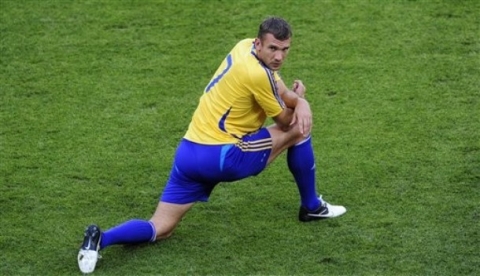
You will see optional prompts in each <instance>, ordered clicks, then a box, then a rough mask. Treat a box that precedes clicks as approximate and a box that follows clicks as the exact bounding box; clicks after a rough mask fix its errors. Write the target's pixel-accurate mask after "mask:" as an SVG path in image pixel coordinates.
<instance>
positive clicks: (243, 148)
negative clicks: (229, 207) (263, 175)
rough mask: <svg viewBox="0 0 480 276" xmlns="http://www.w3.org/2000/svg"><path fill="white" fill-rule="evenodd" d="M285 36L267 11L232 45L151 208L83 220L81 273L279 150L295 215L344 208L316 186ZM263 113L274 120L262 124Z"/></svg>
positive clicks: (169, 227) (173, 222)
mask: <svg viewBox="0 0 480 276" xmlns="http://www.w3.org/2000/svg"><path fill="white" fill-rule="evenodd" d="M291 38H292V31H291V27H290V25H289V24H288V23H287V22H286V21H285V20H284V19H282V18H278V17H270V18H267V19H266V20H264V21H263V22H262V23H261V24H260V27H259V30H258V35H257V37H256V38H254V39H253V38H251V39H244V40H242V41H240V42H238V44H237V45H235V47H234V48H233V49H232V50H231V51H230V53H228V55H227V56H226V58H225V59H224V60H223V62H222V63H221V65H220V67H219V68H218V70H217V71H216V72H215V74H214V76H213V77H212V79H211V81H210V83H208V85H207V86H206V88H205V90H204V91H203V94H202V96H201V97H200V101H199V104H198V107H197V109H196V111H195V113H194V114H193V117H192V120H191V122H190V125H189V127H188V130H187V132H186V134H185V136H184V137H183V139H182V140H181V141H180V143H179V145H178V148H177V151H176V154H175V159H174V163H173V167H172V170H171V173H170V177H169V179H168V181H167V184H166V186H165V188H164V190H163V192H162V195H161V197H160V200H159V204H158V206H157V209H156V211H155V213H154V214H153V216H152V217H151V218H150V220H140V219H134V220H129V221H126V222H124V223H122V224H120V225H118V226H116V227H113V228H111V229H108V230H106V231H104V232H102V231H101V230H100V228H99V227H98V226H97V225H90V226H88V227H87V229H86V230H85V234H84V241H83V244H82V246H81V248H80V252H79V254H78V265H79V268H80V270H81V271H82V272H83V273H90V272H93V270H94V269H95V265H96V262H97V259H98V251H99V250H101V249H104V248H105V247H107V246H110V245H114V244H132V243H144V242H153V241H155V240H160V239H165V238H168V237H169V236H170V235H171V234H172V232H173V231H174V229H175V227H176V226H177V224H178V223H179V222H180V220H181V218H182V217H183V216H184V215H185V213H186V212H187V211H188V210H189V209H190V208H191V207H192V206H193V204H195V202H197V201H207V200H208V198H209V196H210V193H211V192H212V190H213V189H214V188H215V186H216V185H217V184H219V183H220V182H229V181H235V180H239V179H243V178H246V177H249V176H254V175H257V174H259V173H260V172H262V171H263V170H264V169H265V167H266V166H267V165H268V164H269V163H271V162H272V161H273V160H274V159H275V158H276V157H277V156H278V155H279V154H281V153H282V152H284V151H287V165H288V168H289V170H290V172H291V173H292V175H293V177H294V179H295V182H296V184H297V186H298V191H299V194H300V201H301V204H300V210H299V216H298V218H299V220H300V221H302V222H308V221H312V220H320V219H325V218H333V217H337V216H340V215H342V214H344V213H345V212H346V209H345V207H343V206H338V205H331V204H329V203H327V202H326V201H325V200H323V199H322V198H321V197H320V196H318V194H317V191H316V183H315V160H314V153H313V149H312V142H311V136H310V132H311V129H312V112H311V110H310V106H309V104H308V102H307V100H306V99H305V98H304V95H305V91H306V88H305V86H304V85H303V83H302V82H301V81H300V80H296V81H294V83H293V88H292V90H289V89H288V88H287V87H286V85H285V84H284V82H283V81H282V79H281V77H280V75H279V73H278V71H279V69H280V68H281V67H282V65H283V62H284V61H285V58H286V57H287V55H288V52H289V51H290V43H291ZM267 117H271V118H273V120H274V122H275V123H274V124H273V125H271V126H268V127H265V126H264V123H265V120H266V118H267Z"/></svg>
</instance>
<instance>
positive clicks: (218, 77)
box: [205, 54, 233, 92]
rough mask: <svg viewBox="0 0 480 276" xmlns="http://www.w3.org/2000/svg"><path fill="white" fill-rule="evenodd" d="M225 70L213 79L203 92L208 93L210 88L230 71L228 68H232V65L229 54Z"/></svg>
mask: <svg viewBox="0 0 480 276" xmlns="http://www.w3.org/2000/svg"><path fill="white" fill-rule="evenodd" d="M226 59H227V68H225V69H224V70H223V71H222V73H220V75H218V76H217V77H216V78H214V79H213V80H212V81H211V82H210V83H209V84H208V86H207V88H205V92H208V91H210V89H212V87H213V86H214V85H215V84H217V82H218V81H219V80H220V79H221V78H222V77H223V75H225V74H226V73H227V71H228V70H230V67H232V64H233V59H232V55H231V54H228V55H227V58H226Z"/></svg>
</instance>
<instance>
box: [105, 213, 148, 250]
mask: <svg viewBox="0 0 480 276" xmlns="http://www.w3.org/2000/svg"><path fill="white" fill-rule="evenodd" d="M155 238H156V231H155V226H153V224H152V223H151V222H150V221H147V220H139V219H132V220H129V221H127V222H124V223H122V224H120V225H117V226H115V227H113V228H110V229H108V230H107V231H105V232H103V235H102V240H101V242H100V249H103V248H105V247H107V246H110V245H114V244H135V243H144V242H149V241H150V242H153V241H155Z"/></svg>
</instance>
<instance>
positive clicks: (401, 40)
mask: <svg viewBox="0 0 480 276" xmlns="http://www.w3.org/2000/svg"><path fill="white" fill-rule="evenodd" d="M273 14H275V15H280V16H283V17H285V18H286V19H288V20H289V21H290V22H291V24H292V26H293V28H294V40H293V43H292V50H291V53H290V56H289V58H288V60H287V63H286V64H285V67H284V69H283V70H282V76H283V78H284V80H285V81H286V82H287V83H291V82H292V81H293V80H294V79H296V78H299V79H302V80H303V81H304V83H305V84H306V86H307V97H308V99H309V101H310V102H311V106H312V110H313V112H314V119H315V129H314V132H313V137H314V148H315V152H316V162H317V168H318V169H317V172H318V175H317V178H318V186H319V191H320V192H322V193H323V194H324V196H325V197H326V199H327V200H329V201H331V202H333V203H339V204H344V205H345V206H346V207H347V209H348V212H347V214H346V215H345V216H344V217H342V218H339V219H336V220H331V221H323V222H320V223H310V224H302V223H300V222H298V221H297V211H298V202H299V199H298V195H297V191H296V187H295V184H294V183H293V180H292V177H291V175H290V174H289V172H288V170H286V165H285V160H284V156H282V157H280V158H279V160H277V161H276V162H275V163H273V164H272V165H271V166H270V167H269V168H268V169H267V170H266V171H265V172H264V173H263V174H261V175H259V176H257V177H254V178H249V179H245V180H242V181H239V182H236V183H232V184H225V185H220V186H219V187H218V188H217V189H216V190H215V191H214V193H213V195H212V197H211V200H210V202H209V203H206V204H198V205H196V206H195V207H194V208H193V209H192V211H191V212H189V213H188V215H187V216H186V218H185V219H184V221H182V223H181V224H180V226H179V228H178V229H177V231H176V233H175V235H174V236H173V237H172V238H171V239H169V240H167V241H164V242H160V243H157V244H155V245H149V246H127V247H124V246H114V247H111V248H108V249H106V250H104V251H103V259H102V260H100V262H99V264H98V266H97V270H96V271H95V274H96V275H141V274H143V275H147V274H157V275H158V274H163V275H187V274H188V275H192V274H194V275H207V274H210V275H212V274H216V275H219V274H223V275H247V274H248V275H251V274H257V275H306V274H316V275H475V274H477V273H478V267H480V253H479V252H480V251H479V250H478V246H479V244H480V234H479V231H480V207H479V202H480V100H479V99H480V36H479V34H480V16H479V14H480V4H479V2H478V1H474V0H472V1H467V0H465V1H460V0H459V1H453V0H452V1H447V0H444V1H440V0H438V1H433V0H431V1H430V0H428V1H427V0H425V1H413V0H412V1H400V0H399V1H380V0H377V1H375V0H371V1H366V0H365V1H353V0H352V1H308V0H304V1H220V0H219V1H209V0H207V1H166V0H165V1H153V0H148V1H140V0H139V1H134V0H130V1H127V0H121V1H113V0H112V1H93V0H91V1H67V0H50V1H47V0H46V1H35V0H31V1H27V0H23V1H13V0H4V1H1V2H0V209H1V210H0V214H1V216H0V251H1V255H2V261H1V262H0V274H1V275H79V274H80V272H79V271H78V268H77V264H76V254H77V250H78V246H79V244H80V242H81V240H82V232H83V229H84V227H85V226H86V225H87V224H89V223H92V222H95V223H98V224H99V225H100V226H101V227H102V228H109V227H112V226H114V225H116V224H118V223H120V222H122V221H124V220H128V219H130V218H145V219H148V218H149V217H150V215H151V213H152V211H153V210H154V208H155V206H156V203H157V200H158V196H159V195H160V193H161V191H162V188H163V186H164V184H165V181H166V179H167V177H168V174H169V170H170V166H171V162H172V158H173V153H174V151H175V148H176V146H177V143H178V141H179V139H180V138H181V137H182V136H183V134H184V132H185V130H186V127H187V125H188V123H189V120H190V116H191V114H192V112H193V110H194V108H195V106H196V103H197V100H198V98H199V96H200V94H201V93H202V90H203V88H204V86H205V85H206V84H207V83H208V81H209V79H210V77H211V75H212V74H213V73H214V71H215V70H216V68H217V66H218V64H219V62H220V61H221V60H222V59H223V58H224V56H225V55H226V53H227V52H228V51H229V50H230V48H231V47H232V46H233V45H234V44H235V43H236V42H237V41H238V40H240V39H242V38H245V37H253V36H255V34H256V31H257V26H258V24H259V22H260V21H261V20H262V19H263V18H265V17H266V16H268V15H273Z"/></svg>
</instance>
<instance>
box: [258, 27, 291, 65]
mask: <svg viewBox="0 0 480 276" xmlns="http://www.w3.org/2000/svg"><path fill="white" fill-rule="evenodd" d="M290 41H291V38H289V39H287V40H278V39H276V38H275V37H274V36H273V35H272V34H266V35H265V36H264V37H263V39H259V38H258V37H257V38H256V39H255V50H256V51H257V57H258V58H259V59H260V60H261V61H263V63H265V65H267V66H268V68H270V69H271V70H274V71H277V70H279V69H280V67H282V64H283V61H284V60H285V58H286V57H287V54H288V50H289V49H290Z"/></svg>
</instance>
